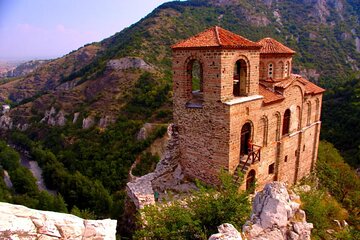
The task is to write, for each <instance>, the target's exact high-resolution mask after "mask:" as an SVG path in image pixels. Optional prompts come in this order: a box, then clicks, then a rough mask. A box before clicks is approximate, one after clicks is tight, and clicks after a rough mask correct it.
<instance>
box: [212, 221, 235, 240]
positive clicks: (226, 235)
mask: <svg viewBox="0 0 360 240" xmlns="http://www.w3.org/2000/svg"><path fill="white" fill-rule="evenodd" d="M218 231H219V233H216V234H213V235H211V236H210V238H209V240H223V239H228V240H242V237H241V234H240V233H239V232H238V230H236V228H235V227H234V226H233V225H232V224H229V223H224V224H222V225H220V226H219V227H218Z"/></svg>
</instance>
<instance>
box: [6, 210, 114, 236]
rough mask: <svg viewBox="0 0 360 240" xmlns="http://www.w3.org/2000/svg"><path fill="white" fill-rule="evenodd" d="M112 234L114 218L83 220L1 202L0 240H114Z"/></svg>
mask: <svg viewBox="0 0 360 240" xmlns="http://www.w3.org/2000/svg"><path fill="white" fill-rule="evenodd" d="M115 234H116V220H111V219H105V220H86V219H82V218H79V217H76V216H74V215H70V214H64V213H56V212H47V211H39V210H34V209H30V208H27V207H24V206H20V205H13V204H8V203H0V239H51V240H56V239H73V240H84V239H88V240H90V239H98V240H101V239H106V240H115V239H116V237H115Z"/></svg>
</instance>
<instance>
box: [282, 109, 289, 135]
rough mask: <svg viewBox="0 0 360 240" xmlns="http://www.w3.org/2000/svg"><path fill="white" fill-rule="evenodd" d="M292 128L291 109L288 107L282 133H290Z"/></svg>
mask: <svg viewBox="0 0 360 240" xmlns="http://www.w3.org/2000/svg"><path fill="white" fill-rule="evenodd" d="M289 128H290V109H286V111H285V113H284V122H283V130H282V135H286V134H288V133H289Z"/></svg>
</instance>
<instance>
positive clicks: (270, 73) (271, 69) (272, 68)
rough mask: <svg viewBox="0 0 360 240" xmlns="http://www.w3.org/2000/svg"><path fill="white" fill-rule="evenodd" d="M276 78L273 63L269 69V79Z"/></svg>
mask: <svg viewBox="0 0 360 240" xmlns="http://www.w3.org/2000/svg"><path fill="white" fill-rule="evenodd" d="M273 76H274V66H273V64H272V63H269V67H268V77H269V78H273Z"/></svg>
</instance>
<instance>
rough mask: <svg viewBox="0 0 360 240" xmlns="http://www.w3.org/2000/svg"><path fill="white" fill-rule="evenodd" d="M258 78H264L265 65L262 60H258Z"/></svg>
mask: <svg viewBox="0 0 360 240" xmlns="http://www.w3.org/2000/svg"><path fill="white" fill-rule="evenodd" d="M259 74H260V79H266V67H265V65H264V63H263V62H260V71H259Z"/></svg>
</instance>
